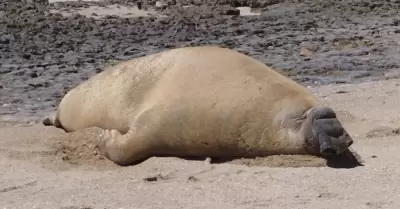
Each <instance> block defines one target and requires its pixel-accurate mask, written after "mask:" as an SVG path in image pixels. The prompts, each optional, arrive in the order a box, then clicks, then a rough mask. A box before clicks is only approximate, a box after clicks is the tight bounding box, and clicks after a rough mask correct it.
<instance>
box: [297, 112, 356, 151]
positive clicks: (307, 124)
mask: <svg viewBox="0 0 400 209" xmlns="http://www.w3.org/2000/svg"><path fill="white" fill-rule="evenodd" d="M302 119H303V123H302V124H301V130H302V133H303V134H304V138H305V143H304V145H305V148H306V149H307V150H308V151H309V152H311V153H313V154H317V155H322V156H324V157H333V156H337V155H340V154H342V153H343V152H345V151H347V150H348V148H349V147H350V146H351V145H352V144H353V139H352V138H351V136H350V135H349V134H348V133H347V131H346V130H345V129H344V128H343V126H342V124H341V123H340V122H339V120H338V119H337V117H336V113H335V112H334V111H333V110H332V109H331V108H329V107H313V108H311V109H309V110H308V111H306V112H305V113H304V115H303V118H302Z"/></svg>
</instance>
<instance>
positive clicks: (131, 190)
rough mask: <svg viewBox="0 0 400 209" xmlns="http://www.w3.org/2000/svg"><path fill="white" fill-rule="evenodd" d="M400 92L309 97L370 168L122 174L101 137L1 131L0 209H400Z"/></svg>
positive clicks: (163, 168) (279, 162)
mask: <svg viewBox="0 0 400 209" xmlns="http://www.w3.org/2000/svg"><path fill="white" fill-rule="evenodd" d="M399 84H400V80H396V79H392V80H385V81H373V82H365V83H361V84H346V85H332V86H322V87H315V88H310V90H311V91H313V92H315V93H316V94H317V95H318V97H320V98H321V99H322V100H323V101H325V102H326V103H327V104H330V105H332V106H333V107H334V108H335V109H336V110H337V111H338V113H339V117H340V119H341V121H343V123H344V125H345V126H346V127H347V129H348V131H349V133H350V134H351V135H352V136H353V137H354V140H355V144H354V145H353V149H354V150H355V151H356V152H357V153H358V154H359V155H360V157H361V158H362V160H363V161H364V162H363V164H364V165H363V166H358V167H355V168H350V169H336V168H331V167H327V166H325V164H324V161H323V160H320V159H314V158H310V157H308V158H307V157H303V158H298V160H297V161H294V160H295V159H296V158H295V157H293V156H292V157H290V156H287V157H279V156H275V157H271V158H266V159H258V163H251V161H249V160H247V161H244V160H236V161H234V162H228V163H222V164H212V163H211V164H210V163H209V162H208V161H190V160H183V159H177V158H157V157H153V158H150V159H149V160H147V161H144V162H143V163H141V164H139V165H136V166H130V167H119V166H116V165H115V164H112V163H110V162H109V161H108V160H105V159H101V157H100V156H99V155H98V154H97V152H96V148H95V147H94V145H93V144H92V143H91V141H92V140H93V139H95V138H96V134H98V130H97V129H88V130H85V131H81V132H77V133H71V134H64V133H63V132H62V131H59V130H57V129H55V128H51V127H44V126H42V125H41V124H31V125H19V124H8V123H3V124H1V127H2V128H0V136H1V140H0V149H1V152H0V208H71V209H72V208H142V209H145V208H146V209H147V208H160V209H167V208H174V209H175V208H216V209H217V208H280V209H285V208H288V209H289V208H290V209H293V208H352V209H354V208H399V207H400V198H399V195H400V191H399V187H398V184H399V183H398V182H400V176H399V175H398V174H399V173H400V166H399V163H398V162H399V160H400V155H399V154H398V153H399V152H398V150H399V149H400V143H398V142H399V140H400V139H399V135H398V134H399V129H398V128H399V127H400V125H399V122H398V121H399V120H400V112H399V109H398V107H399V104H400V91H399V90H400V88H399ZM253 162H257V160H256V161H253ZM246 164H249V165H246Z"/></svg>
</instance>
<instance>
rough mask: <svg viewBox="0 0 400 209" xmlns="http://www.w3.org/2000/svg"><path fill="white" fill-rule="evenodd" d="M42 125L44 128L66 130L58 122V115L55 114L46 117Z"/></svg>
mask: <svg viewBox="0 0 400 209" xmlns="http://www.w3.org/2000/svg"><path fill="white" fill-rule="evenodd" d="M42 123H43V125H44V126H55V127H57V128H61V129H64V128H63V126H62V125H61V123H60V121H59V120H58V117H57V115H55V114H51V115H49V116H47V117H45V118H44V119H43V120H42Z"/></svg>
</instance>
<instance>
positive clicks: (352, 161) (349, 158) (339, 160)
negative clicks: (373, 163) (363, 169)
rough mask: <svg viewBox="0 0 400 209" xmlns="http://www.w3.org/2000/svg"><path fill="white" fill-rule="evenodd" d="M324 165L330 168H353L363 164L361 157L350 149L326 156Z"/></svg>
mask: <svg viewBox="0 0 400 209" xmlns="http://www.w3.org/2000/svg"><path fill="white" fill-rule="evenodd" d="M326 165H327V166H328V167H331V168H355V167H357V166H364V165H363V163H362V160H361V157H360V156H359V155H358V154H357V153H355V152H352V151H350V150H347V151H346V152H344V153H343V154H341V155H339V156H335V157H331V158H326Z"/></svg>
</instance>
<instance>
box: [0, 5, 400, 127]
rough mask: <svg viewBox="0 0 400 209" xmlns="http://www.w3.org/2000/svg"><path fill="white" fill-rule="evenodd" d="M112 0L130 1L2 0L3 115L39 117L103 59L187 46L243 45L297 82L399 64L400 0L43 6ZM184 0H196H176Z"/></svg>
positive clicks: (379, 71) (344, 77) (374, 72)
mask: <svg viewBox="0 0 400 209" xmlns="http://www.w3.org/2000/svg"><path fill="white" fill-rule="evenodd" d="M113 3H120V4H125V5H129V4H134V5H136V2H135V1H133V0H132V1H122V0H109V1H107V2H102V3H82V2H75V3H73V2H69V3H55V4H49V5H42V4H36V3H26V2H21V1H17V0H13V1H0V102H1V103H0V119H3V120H5V119H7V118H8V117H9V116H11V115H13V116H15V117H24V118H30V119H34V120H37V119H39V118H40V117H42V116H43V115H45V114H46V113H48V112H49V111H52V110H54V109H55V105H56V104H57V102H58V100H59V99H60V97H61V96H62V95H63V94H64V92H65V91H67V90H69V89H70V88H72V87H74V86H75V85H77V84H79V83H81V82H82V81H84V80H86V79H87V78H88V77H90V76H92V75H94V74H95V73H97V72H100V71H101V70H102V69H103V66H105V65H107V64H109V63H110V62H115V61H116V60H117V61H118V60H126V59H129V58H133V57H138V56H143V55H146V54H150V53H155V52H158V51H162V50H165V49H168V48H173V47H180V46H188V45H192V46H193V45H204V44H217V45H221V46H224V47H229V48H231V49H235V50H238V51H241V52H243V53H246V54H248V55H250V56H252V57H254V58H256V59H259V60H261V61H263V62H264V63H265V64H267V65H270V66H272V67H274V68H276V69H278V70H280V71H281V72H282V73H284V74H286V75H288V76H290V77H291V78H293V79H295V80H296V81H299V82H301V83H302V84H304V85H321V84H330V83H343V82H360V81H363V80H366V79H383V78H388V76H387V75H386V74H385V73H387V72H390V71H396V70H397V71H400V69H399V65H400V48H399V46H400V44H399V43H400V16H399V13H400V0H392V1H390V0H386V1H382V0H353V1H350V0H342V1H330V0H301V1H300V0H299V1H283V0H253V1H246V0H242V1H233V0H232V1H229V0H220V1H215V0H209V1H207V3H206V1H204V0H203V1H201V0H193V1H179V0H176V1H169V2H167V4H166V6H163V7H161V8H157V11H159V12H160V13H162V14H165V15H168V17H167V18H157V17H139V18H118V17H115V16H109V17H106V18H103V19H95V18H89V17H86V16H81V15H73V16H68V17H64V16H62V15H61V14H58V13H56V14H52V13H49V11H50V9H61V10H66V9H76V8H78V7H87V6H89V5H110V4H113ZM154 4H155V2H152V1H147V3H145V4H143V8H145V9H146V8H148V9H151V8H153V7H154V6H153V5H154ZM188 4H193V5H194V6H193V7H190V8H182V7H181V6H182V5H188ZM234 6H252V7H253V8H254V10H255V11H258V12H261V15H259V16H236V15H234V14H235V13H237V11H236V10H235V9H234ZM389 77H390V76H389ZM2 116H3V118H1V117H2ZM9 119H10V118H9Z"/></svg>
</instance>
